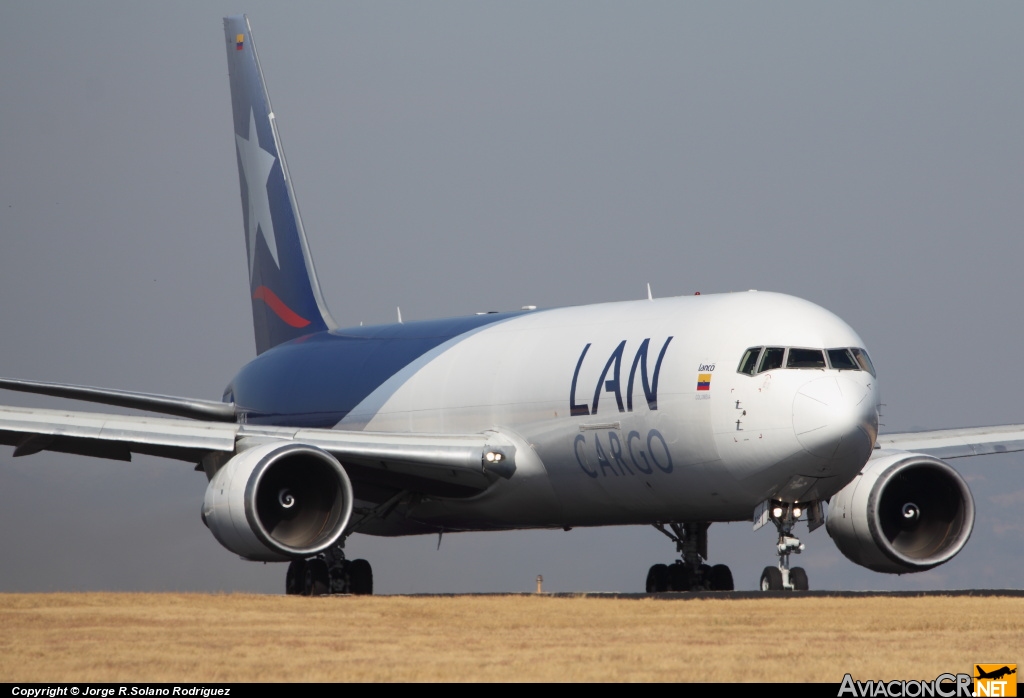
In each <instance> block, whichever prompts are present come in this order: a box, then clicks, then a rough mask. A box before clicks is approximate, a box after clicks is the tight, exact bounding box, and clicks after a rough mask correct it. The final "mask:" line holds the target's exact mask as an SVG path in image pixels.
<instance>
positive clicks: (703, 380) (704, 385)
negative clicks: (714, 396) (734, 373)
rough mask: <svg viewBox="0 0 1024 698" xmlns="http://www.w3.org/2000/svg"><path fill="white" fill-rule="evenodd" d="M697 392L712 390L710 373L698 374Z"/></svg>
mask: <svg viewBox="0 0 1024 698" xmlns="http://www.w3.org/2000/svg"><path fill="white" fill-rule="evenodd" d="M697 390H711V374H710V373H698V374H697Z"/></svg>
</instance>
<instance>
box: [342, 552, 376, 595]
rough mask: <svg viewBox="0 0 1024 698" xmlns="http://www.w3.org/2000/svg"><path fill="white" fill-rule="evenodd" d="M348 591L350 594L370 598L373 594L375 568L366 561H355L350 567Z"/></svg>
mask: <svg viewBox="0 0 1024 698" xmlns="http://www.w3.org/2000/svg"><path fill="white" fill-rule="evenodd" d="M348 590H349V593H350V594H356V595H359V596H369V595H371V594H373V568H372V567H370V563H369V562H367V561H366V560H362V559H359V560H353V561H352V562H350V563H349V566H348Z"/></svg>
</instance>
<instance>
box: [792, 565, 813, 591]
mask: <svg viewBox="0 0 1024 698" xmlns="http://www.w3.org/2000/svg"><path fill="white" fill-rule="evenodd" d="M789 583H790V584H792V585H793V591H807V590H808V589H810V586H809V585H808V583H807V572H806V571H805V570H804V568H803V567H794V568H793V569H791V570H790V571H789Z"/></svg>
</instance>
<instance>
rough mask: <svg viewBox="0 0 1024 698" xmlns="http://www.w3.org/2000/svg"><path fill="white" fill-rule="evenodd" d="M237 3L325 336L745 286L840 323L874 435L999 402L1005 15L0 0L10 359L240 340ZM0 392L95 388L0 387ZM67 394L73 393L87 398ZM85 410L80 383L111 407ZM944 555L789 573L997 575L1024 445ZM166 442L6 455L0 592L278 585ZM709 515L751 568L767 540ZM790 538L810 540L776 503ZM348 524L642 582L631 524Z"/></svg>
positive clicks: (983, 486) (523, 583) (235, 345)
mask: <svg viewBox="0 0 1024 698" xmlns="http://www.w3.org/2000/svg"><path fill="white" fill-rule="evenodd" d="M236 12H246V13H248V14H249V17H250V20H251V22H252V26H253V31H254V36H255V40H256V43H257V44H258V47H259V51H260V58H261V60H262V63H263V67H264V71H265V74H266V79H267V83H268V86H269V89H270V93H271V98H272V99H273V102H274V108H275V112H276V114H277V117H278V123H279V126H280V130H281V135H282V140H283V144H284V148H285V151H286V153H287V156H288V162H289V168H290V171H291V174H292V176H293V178H294V181H295V186H296V191H297V196H298V199H299V202H300V204H301V206H302V213H303V218H304V221H305V226H306V230H307V234H308V236H309V240H310V245H311V247H312V250H313V253H314V255H315V258H316V262H317V266H318V269H319V271H320V276H321V281H322V283H323V290H324V295H325V297H326V299H327V302H328V304H329V305H330V308H331V310H332V312H333V315H334V316H335V318H336V319H337V320H338V321H339V322H340V323H342V324H358V323H359V322H360V321H365V322H367V323H379V322H389V321H392V320H393V319H394V317H395V307H396V306H401V308H402V315H403V317H404V318H405V319H406V320H407V321H408V320H414V319H426V318H433V317H444V316H451V315H460V314H467V313H471V312H474V311H479V310H503V309H513V308H519V307H520V306H522V305H526V304H535V305H538V306H541V307H550V306H559V305H572V304H580V303H587V302H593V301H607V300H624V299H632V298H640V297H643V296H644V294H645V293H646V288H645V284H646V283H648V282H650V283H651V285H652V287H653V289H654V292H655V295H659V296H666V295H675V294H690V293H693V292H694V291H697V290H699V291H701V292H704V293H708V292H714V291H729V290H744V289H748V288H757V289H760V290H774V291H781V292H785V293H791V294H794V295H797V296H801V297H804V298H807V299H809V300H811V301H814V302H815V303H818V304H820V305H822V306H824V307H826V308H828V309H830V310H832V311H833V312H835V313H836V314H838V315H839V316H840V317H842V318H844V319H845V320H846V321H847V322H848V323H850V324H851V325H852V326H853V327H854V328H855V329H856V330H857V331H858V332H859V333H860V335H861V336H862V337H863V338H864V340H865V342H866V343H867V345H868V349H869V351H870V352H871V354H872V357H873V359H874V361H875V364H876V366H877V367H878V370H879V376H880V381H881V383H880V385H881V389H882V396H883V401H884V403H885V407H884V412H883V422H884V424H885V430H887V431H899V430H904V429H911V428H940V427H950V426H970V425H981V424H1003V423H1018V422H1024V402H1022V400H1021V395H1022V390H1024V378H1022V374H1021V362H1020V360H1019V352H1020V347H1021V346H1022V344H1024V341H1022V339H1024V337H1022V330H1021V327H1022V319H1024V311H1022V309H1021V304H1020V301H1019V299H1020V297H1021V295H1022V291H1024V286H1022V281H1021V277H1020V272H1019V270H1020V267H1021V264H1022V261H1021V260H1022V258H1024V254H1022V252H1024V243H1022V242H1021V232H1022V229H1024V197H1022V196H1021V191H1022V185H1024V137H1022V133H1024V130H1022V129H1024V89H1022V84H1024V80H1022V74H1024V73H1022V70H1024V43H1022V42H1021V40H1020V36H1021V28H1022V27H1024V5H1022V4H1021V3H1010V2H990V3H984V4H977V3H969V4H968V3H935V2H930V3H899V4H892V3H842V4H840V3H819V2H787V3H764V2H751V3H736V2H729V3H683V2H663V3H662V2H657V3H655V2H640V3H637V2H631V3H624V2H615V3H611V2H593V1H589V0H588V1H587V2H550V1H544V2H525V1H520V2H515V3H491V2H446V3H436V2H433V3H413V2H403V3H393V2H379V1H374V2H363V3H351V2H325V3H287V4H283V3H276V2H274V3H271V2H250V3H247V4H238V3H226V2H216V1H215V2H208V1H203V2H176V3H134V2H120V3H117V2H90V3H70V2H69V3H66V4H57V3H48V2H12V1H10V0H9V1H7V2H4V3H3V4H2V5H0V230H2V231H3V233H2V234H3V241H4V248H3V250H4V251H3V254H2V255H0V291H2V297H3V303H2V304H0V321H2V327H3V332H2V333H0V375H5V376H13V377H23V378H35V379H42V380H54V381H63V382H71V383H80V384H87V385H102V386H109V387H118V388H124V389H129V390H143V391H149V392H158V393H168V394H174V395H189V396H196V397H204V398H214V399H216V398H219V396H220V394H221V391H222V389H223V387H224V386H225V385H226V384H227V382H228V381H229V380H230V379H231V377H232V376H233V375H234V373H235V371H237V370H238V368H240V367H241V366H242V365H243V364H244V363H245V362H246V361H248V360H249V359H250V358H252V356H253V355H254V343H253V337H252V329H251V319H250V317H251V316H250V308H249V300H248V296H247V292H246V291H247V276H246V274H247V266H246V255H245V247H244V232H243V227H242V215H241V205H240V199H239V185H238V179H237V168H236V165H235V145H234V137H233V134H232V126H231V113H230V109H231V107H230V100H229V96H228V81H227V68H226V63H225V56H224V46H223V33H222V28H221V17H222V16H223V15H225V14H232V13H236ZM0 402H7V403H12V404H21V405H37V406H68V407H70V408H72V409H89V407H88V406H86V405H82V404H80V403H70V402H63V401H58V400H52V399H46V398H33V397H31V396H24V395H19V394H14V393H11V394H0ZM94 409H95V408H94ZM101 409H102V408H101ZM953 465H954V466H955V467H956V468H957V469H958V470H960V472H961V473H963V474H964V476H965V477H966V478H967V479H968V481H969V482H970V485H971V487H972V490H973V491H974V494H975V498H976V503H977V505H978V515H977V522H976V527H975V531H974V535H973V537H972V539H971V541H970V542H969V543H968V545H967V547H966V549H965V550H964V552H963V553H961V554H960V555H959V556H958V557H957V558H956V559H955V560H954V561H953V562H951V563H949V564H947V565H945V566H943V567H940V568H938V569H937V570H934V571H932V572H928V573H925V574H920V575H908V576H903V577H894V576H888V575H880V574H876V573H873V572H869V571H867V570H864V569H862V568H859V567H857V566H855V565H854V564H853V563H851V562H848V561H847V560H846V559H845V558H844V557H843V556H842V555H841V554H840V553H839V552H838V551H837V550H836V548H835V547H834V545H833V544H832V541H831V539H830V538H829V537H828V535H827V534H826V533H825V531H824V529H822V530H819V531H817V532H815V533H813V534H810V535H806V536H804V542H805V543H806V544H807V548H808V549H807V551H806V552H805V553H804V554H803V555H802V556H801V557H800V558H799V559H798V563H799V564H801V565H802V566H804V567H805V568H806V569H807V571H808V574H809V576H810V582H811V587H812V588H818V589H820V588H855V589H888V588H891V589H905V588H940V589H941V588H968V587H979V588H990V587H1019V586H1021V584H1022V583H1024V554H1022V553H1024V543H1022V540H1024V469H1022V467H1024V457H1022V456H1019V455H1009V456H992V457H986V458H976V459H970V460H959V461H955V462H954V463H953ZM205 486H206V481H205V477H204V476H202V475H201V474H198V473H194V472H192V470H191V468H190V466H188V465H183V464H181V463H177V462H171V461H160V460H157V459H150V458H143V457H138V458H136V460H135V461H134V462H133V463H130V464H125V463H115V462H109V461H102V460H96V459H87V458H74V457H65V456H60V455H54V454H46V453H44V454H39V455H36V456H32V457H29V458H20V459H17V460H15V459H13V458H11V456H10V449H4V453H2V454H0V527H2V529H3V531H4V536H3V541H4V542H3V544H2V545H3V547H2V550H3V557H4V561H3V564H2V565H0V590H5V591H13V590H18V591H34V590H76V589H79V590H85V589H142V590H161V589H180V590H192V589H194V590H255V591H268V592H278V591H281V590H282V589H283V585H284V572H285V568H284V566H283V565H262V564H258V563H248V562H243V561H240V560H238V559H237V558H236V557H235V556H233V555H232V554H231V553H229V552H227V551H226V550H224V549H222V548H221V547H220V546H219V545H218V544H217V542H216V541H215V540H214V538H213V537H212V536H211V535H210V534H209V532H208V531H207V530H206V528H205V527H204V526H203V524H202V523H201V521H200V518H199V509H200V504H201V500H202V495H203V491H204V489H205ZM750 529H751V525H750V524H749V523H733V524H728V525H726V524H716V525H715V526H712V528H711V534H710V547H711V558H712V559H711V561H712V562H715V563H717V562H724V563H727V564H729V565H730V566H731V567H732V569H733V574H734V577H735V579H736V583H737V587H738V588H741V589H750V588H753V587H754V586H755V585H756V584H757V581H758V577H759V575H760V571H761V569H762V568H763V567H764V566H765V565H769V564H774V561H775V556H774V530H773V529H771V527H768V528H765V529H762V530H760V531H758V532H756V533H752V532H751V530H750ZM800 530H801V531H802V532H803V533H806V529H805V528H803V527H802V526H801V529H800ZM436 544H437V539H436V537H433V536H429V537H416V538H407V539H376V538H369V537H365V536H353V537H352V538H351V539H350V541H349V544H348V552H349V554H350V556H357V557H366V558H368V559H370V561H371V562H372V564H373V566H374V573H375V579H376V588H377V590H378V591H379V592H384V593H386V592H420V591H456V592H457V591H527V590H530V589H532V587H533V583H534V578H535V577H536V575H537V574H543V575H544V578H545V588H546V589H548V590H551V591H585V590H621V591H640V590H642V588H643V583H644V579H645V576H646V573H647V568H648V567H649V566H650V565H651V564H653V563H656V562H668V561H670V560H671V559H672V557H673V555H674V549H673V546H672V544H671V543H670V542H669V541H668V539H666V538H664V537H663V536H662V535H661V534H660V533H658V532H656V531H655V530H653V529H651V528H649V527H647V528H645V527H635V528H609V529H593V530H581V529H575V530H573V531H571V532H562V531H553V532H525V533H523V532H514V533H500V534H458V535H449V536H446V537H445V538H444V540H443V543H442V545H441V548H440V550H435V547H436Z"/></svg>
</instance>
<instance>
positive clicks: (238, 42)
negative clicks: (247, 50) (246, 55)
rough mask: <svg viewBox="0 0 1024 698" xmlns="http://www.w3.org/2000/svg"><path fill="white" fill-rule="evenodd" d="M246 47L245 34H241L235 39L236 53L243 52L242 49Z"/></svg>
mask: <svg viewBox="0 0 1024 698" xmlns="http://www.w3.org/2000/svg"><path fill="white" fill-rule="evenodd" d="M244 45H245V34H239V35H238V36H236V37H235V50H236V51H241V50H242V47H243V46H244Z"/></svg>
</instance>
